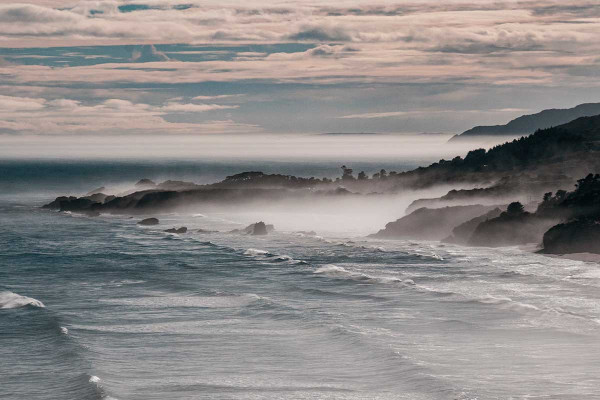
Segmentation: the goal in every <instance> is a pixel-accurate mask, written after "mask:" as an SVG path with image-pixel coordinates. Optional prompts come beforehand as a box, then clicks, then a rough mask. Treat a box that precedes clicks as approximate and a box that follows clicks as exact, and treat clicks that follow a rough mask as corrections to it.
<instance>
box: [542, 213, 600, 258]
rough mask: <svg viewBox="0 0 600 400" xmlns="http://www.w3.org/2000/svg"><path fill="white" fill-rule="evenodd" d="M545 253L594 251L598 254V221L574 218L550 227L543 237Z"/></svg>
mask: <svg viewBox="0 0 600 400" xmlns="http://www.w3.org/2000/svg"><path fill="white" fill-rule="evenodd" d="M543 244H544V249H543V250H542V253H547V254H572V253H596V254H600V221H598V220H596V219H591V218H586V219H576V220H574V221H570V222H567V223H564V224H558V225H556V226H553V227H552V228H550V229H549V230H548V231H547V232H546V233H545V234H544V238H543Z"/></svg>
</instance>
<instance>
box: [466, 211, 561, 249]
mask: <svg viewBox="0 0 600 400" xmlns="http://www.w3.org/2000/svg"><path fill="white" fill-rule="evenodd" d="M556 222H557V220H554V219H547V218H541V217H539V216H537V215H535V214H532V213H529V212H526V211H524V209H523V206H522V205H521V203H519V202H514V203H511V204H510V205H509V206H508V207H507V209H506V211H505V212H503V213H502V214H500V215H499V216H498V217H496V218H492V219H488V220H486V221H483V222H481V223H480V224H479V225H478V226H477V228H475V231H474V232H473V234H472V235H471V238H470V239H469V241H468V244H470V245H472V246H486V247H502V246H516V245H523V244H529V243H536V244H538V243H540V242H541V240H542V237H543V235H544V232H545V231H546V230H548V228H550V227H551V226H552V225H554V224H556Z"/></svg>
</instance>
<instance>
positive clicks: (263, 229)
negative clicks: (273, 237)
mask: <svg viewBox="0 0 600 400" xmlns="http://www.w3.org/2000/svg"><path fill="white" fill-rule="evenodd" d="M268 233H269V232H267V225H265V223H264V222H262V221H260V222H257V223H255V224H254V226H253V228H252V234H253V235H266V234H268Z"/></svg>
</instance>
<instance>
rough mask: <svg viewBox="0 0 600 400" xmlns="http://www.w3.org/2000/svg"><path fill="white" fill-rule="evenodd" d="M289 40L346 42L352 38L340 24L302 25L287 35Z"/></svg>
mask: <svg viewBox="0 0 600 400" xmlns="http://www.w3.org/2000/svg"><path fill="white" fill-rule="evenodd" d="M288 38H289V39H291V40H298V41H309V42H348V41H351V40H352V36H351V35H350V33H349V32H348V31H347V30H346V29H344V28H342V27H340V26H319V25H312V26H311V25H306V26H302V27H301V28H300V29H299V30H298V31H297V32H295V33H292V34H291V35H289V36H288Z"/></svg>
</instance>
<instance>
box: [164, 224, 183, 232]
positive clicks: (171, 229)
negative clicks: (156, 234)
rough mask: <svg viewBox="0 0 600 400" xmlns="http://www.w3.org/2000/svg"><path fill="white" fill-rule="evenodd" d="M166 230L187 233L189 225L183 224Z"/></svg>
mask: <svg viewBox="0 0 600 400" xmlns="http://www.w3.org/2000/svg"><path fill="white" fill-rule="evenodd" d="M164 232H167V233H186V232H187V227H185V226H182V227H181V228H170V229H165V230H164Z"/></svg>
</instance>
